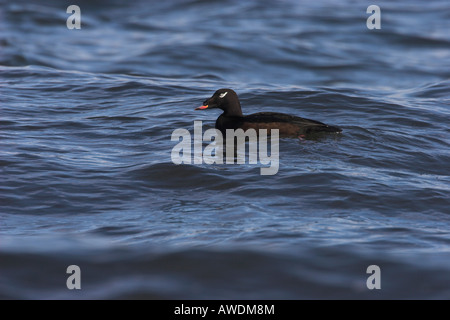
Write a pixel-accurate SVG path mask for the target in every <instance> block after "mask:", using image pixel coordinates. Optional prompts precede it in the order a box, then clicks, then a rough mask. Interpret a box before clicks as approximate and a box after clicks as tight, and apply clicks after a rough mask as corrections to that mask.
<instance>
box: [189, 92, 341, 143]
mask: <svg viewBox="0 0 450 320" xmlns="http://www.w3.org/2000/svg"><path fill="white" fill-rule="evenodd" d="M213 108H219V109H222V110H223V113H222V114H221V115H220V116H219V118H218V119H217V121H216V129H219V130H220V131H221V132H222V134H225V132H226V129H234V130H235V129H239V128H241V129H243V130H247V129H250V128H253V129H255V130H256V131H257V132H258V130H259V129H268V130H267V131H268V134H270V129H279V130H280V131H279V134H280V136H282V137H283V136H284V137H290V136H292V137H299V136H305V135H310V134H314V133H322V132H329V133H339V132H342V129H340V128H338V127H334V126H329V125H326V124H324V123H322V122H319V121H315V120H310V119H305V118H300V117H296V116H291V115H288V114H285V113H277V112H258V113H254V114H250V115H248V116H244V115H243V114H242V109H241V104H240V102H239V98H238V96H237V94H236V92H234V91H233V90H231V89H219V90H217V91H216V92H215V93H214V95H213V96H212V97H211V98H209V99H207V100H205V101H204V102H203V106H201V107H198V108H196V109H195V110H202V109H213Z"/></svg>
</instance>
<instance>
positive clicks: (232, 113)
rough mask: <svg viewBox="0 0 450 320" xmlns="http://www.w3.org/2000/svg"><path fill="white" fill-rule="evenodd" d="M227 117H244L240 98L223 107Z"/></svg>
mask: <svg viewBox="0 0 450 320" xmlns="http://www.w3.org/2000/svg"><path fill="white" fill-rule="evenodd" d="M222 115H224V116H225V117H243V116H244V115H243V114H242V109H241V104H240V102H239V100H237V101H233V103H230V104H228V105H227V107H226V108H224V109H223V114H222Z"/></svg>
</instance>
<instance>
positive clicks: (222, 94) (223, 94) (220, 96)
mask: <svg viewBox="0 0 450 320" xmlns="http://www.w3.org/2000/svg"><path fill="white" fill-rule="evenodd" d="M227 93H228V91H227V92H224V93H221V94H220V95H219V98H223V97H225V96H226V95H227Z"/></svg>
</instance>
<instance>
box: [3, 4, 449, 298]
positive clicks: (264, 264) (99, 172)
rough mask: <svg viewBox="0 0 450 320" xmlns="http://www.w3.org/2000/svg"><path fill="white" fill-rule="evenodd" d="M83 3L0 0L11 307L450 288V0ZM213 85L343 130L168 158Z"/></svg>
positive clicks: (250, 104) (444, 293) (442, 291)
mask: <svg viewBox="0 0 450 320" xmlns="http://www.w3.org/2000/svg"><path fill="white" fill-rule="evenodd" d="M71 4H74V3H71V2H66V1H22V0H20V1H14V2H9V1H4V0H1V1H0V30H1V32H0V75H1V86H0V178H1V180H0V181H1V183H0V298H2V299H127V298H141V299H342V298H345V299H418V298H420V299H422V298H425V299H448V298H449V297H450V231H449V230H450V151H449V150H450V149H449V146H450V129H449V123H450V33H449V30H450V4H449V2H448V1H444V0H443V1H427V2H423V1H418V0H413V1H395V2H392V1H378V2H377V3H372V2H369V1H351V0H344V1H339V2H336V1H331V0H327V1H315V2H311V1H299V0H284V1H233V0H227V1H206V0H191V1H189V0H174V1H167V2H161V1H133V2H125V1H96V2H95V4H93V3H92V2H89V1H77V5H78V6H79V7H80V9H81V29H78V30H77V29H73V30H69V29H68V28H67V27H66V20H67V18H68V17H69V16H70V14H68V13H66V9H67V7H68V6H69V5H71ZM371 4H377V5H378V6H379V7H380V9H381V29H379V30H377V29H374V30H369V29H368V28H367V26H366V20H367V18H368V17H369V16H370V14H368V13H366V9H367V7H368V6H369V5H371ZM219 88H232V89H234V90H235V91H236V92H237V93H238V95H239V97H240V100H241V104H242V107H243V112H244V114H250V113H254V112H260V111H276V112H284V113H289V114H293V115H297V116H302V117H305V118H310V119H315V120H318V121H322V122H325V123H328V124H332V125H337V126H339V127H341V128H342V129H343V132H342V134H339V135H334V134H331V135H327V136H324V137H321V138H320V139H305V140H299V139H281V140H280V155H279V160H280V163H279V171H278V172H277V174H275V175H267V176H264V175H261V174H260V169H261V167H262V165H261V164H256V165H255V164H241V165H237V164H235V165H219V164H214V165H209V164H205V163H203V164H194V163H192V164H181V165H175V164H174V163H173V162H172V159H171V151H172V148H173V147H174V146H175V145H176V143H177V142H174V141H171V134H172V132H173V131H174V130H175V129H179V128H184V129H187V130H189V131H190V132H191V133H193V125H194V121H195V120H201V121H202V122H203V127H204V130H206V129H209V128H213V127H214V123H215V120H216V118H217V117H218V116H219V112H218V111H217V110H204V111H194V108H195V107H198V106H199V105H201V103H202V102H203V101H204V100H205V99H206V98H208V97H210V96H211V95H212V94H213V93H214V91H215V90H217V89H219ZM69 265H77V266H79V267H80V269H81V290H69V289H68V288H67V286H66V280H67V278H68V277H69V276H70V274H68V273H66V270H67V267H68V266H69ZM371 265H377V266H379V268H380V271H381V275H380V278H379V280H380V284H381V289H373V290H369V289H368V287H367V285H366V281H367V280H368V277H369V276H370V275H371V274H369V273H367V268H368V266H371Z"/></svg>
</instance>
